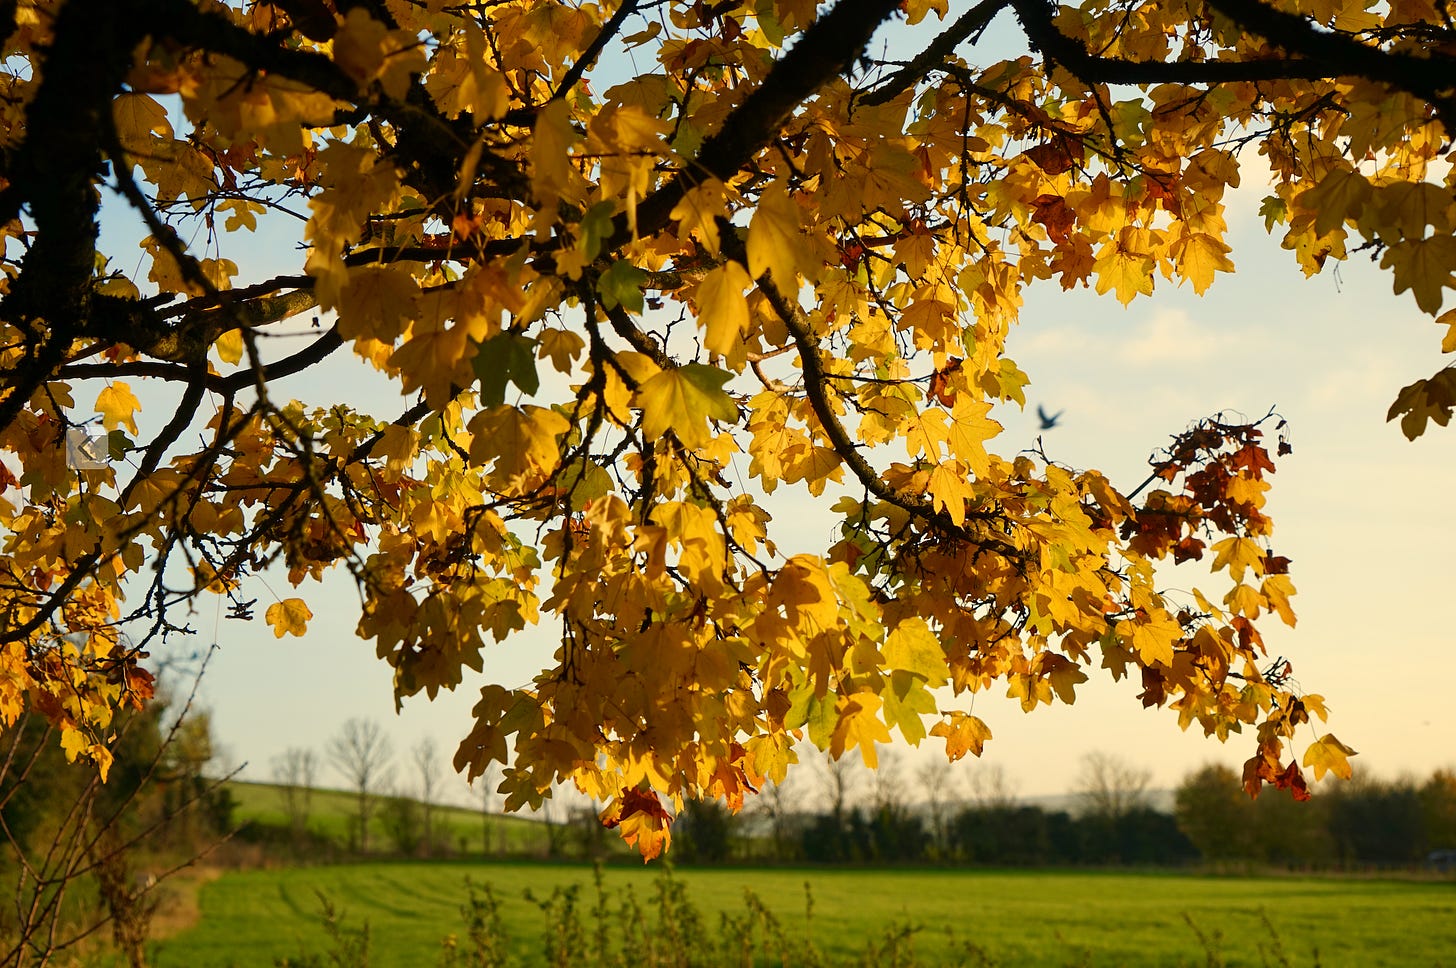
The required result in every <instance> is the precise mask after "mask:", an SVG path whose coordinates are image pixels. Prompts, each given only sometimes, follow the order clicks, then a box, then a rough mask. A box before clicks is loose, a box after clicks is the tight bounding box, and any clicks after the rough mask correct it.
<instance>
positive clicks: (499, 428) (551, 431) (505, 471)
mask: <svg viewBox="0 0 1456 968" xmlns="http://www.w3.org/2000/svg"><path fill="white" fill-rule="evenodd" d="M570 429H571V423H570V421H568V420H567V419H566V418H565V417H563V416H562V415H561V414H559V413H557V412H556V411H554V410H548V409H546V408H545V407H536V406H525V407H512V406H508V405H507V406H499V407H492V408H491V409H489V410H485V411H482V412H481V413H479V414H476V416H475V417H474V419H472V420H471V421H470V426H469V430H470V433H471V443H470V460H471V462H472V463H477V464H482V465H484V464H490V463H492V462H494V464H495V468H494V471H495V474H496V475H497V477H498V478H499V479H501V480H502V481H504V482H506V485H507V486H508V487H509V488H510V489H511V490H513V491H522V490H525V489H529V488H530V487H534V486H535V485H536V484H537V483H539V482H540V481H542V480H544V479H545V477H546V475H547V474H550V473H551V472H552V471H553V470H555V469H556V465H557V464H558V463H559V462H560V460H561V449H560V445H559V442H558V441H559V438H560V437H561V435H562V434H564V433H566V432H567V431H568V430H570Z"/></svg>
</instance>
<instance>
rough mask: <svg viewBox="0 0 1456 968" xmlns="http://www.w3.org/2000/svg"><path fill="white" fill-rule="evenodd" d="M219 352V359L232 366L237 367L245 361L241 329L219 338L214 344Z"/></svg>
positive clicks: (214, 347) (228, 332) (231, 330)
mask: <svg viewBox="0 0 1456 968" xmlns="http://www.w3.org/2000/svg"><path fill="white" fill-rule="evenodd" d="M212 347H213V349H215V350H217V358H218V359H220V360H222V361H223V362H224V363H227V364H228V365H230V366H237V365H238V364H239V363H240V362H242V359H243V349H244V346H243V331H242V330H241V329H230V330H228V331H227V332H226V333H223V334H222V335H221V336H219V337H218V338H217V342H215V343H213V344H212Z"/></svg>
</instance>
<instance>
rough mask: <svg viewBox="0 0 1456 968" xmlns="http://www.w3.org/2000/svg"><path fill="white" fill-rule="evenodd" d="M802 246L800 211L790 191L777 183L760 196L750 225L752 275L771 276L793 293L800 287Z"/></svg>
mask: <svg viewBox="0 0 1456 968" xmlns="http://www.w3.org/2000/svg"><path fill="white" fill-rule="evenodd" d="M802 247H803V242H802V241H801V239H800V236H799V211H798V209H797V208H796V207H795V206H794V202H793V200H792V199H791V198H789V194H788V190H787V189H786V188H785V187H784V186H783V185H781V184H774V185H772V186H770V187H769V188H768V189H766V190H765V191H764V192H763V194H762V195H761V196H760V197H759V200H758V208H756V209H754V212H753V219H752V221H750V222H749V225H748V272H749V274H750V275H752V276H753V278H755V279H757V278H758V277H759V276H762V275H763V274H764V273H768V274H769V276H770V278H772V279H773V281H774V284H775V285H777V286H778V287H779V288H780V289H781V290H783V291H784V292H790V291H792V290H794V289H796V288H797V285H796V284H795V282H794V279H795V277H796V276H797V275H798V272H799V267H800V263H799V252H800V250H801V249H802Z"/></svg>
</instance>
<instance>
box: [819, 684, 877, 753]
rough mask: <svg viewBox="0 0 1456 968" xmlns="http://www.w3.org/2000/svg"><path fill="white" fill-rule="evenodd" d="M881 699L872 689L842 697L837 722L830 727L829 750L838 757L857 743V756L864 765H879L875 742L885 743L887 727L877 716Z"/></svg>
mask: <svg viewBox="0 0 1456 968" xmlns="http://www.w3.org/2000/svg"><path fill="white" fill-rule="evenodd" d="M883 706H884V699H883V698H882V697H880V696H878V695H875V694H874V693H863V692H862V693H856V694H855V695H853V696H851V697H849V698H847V699H845V700H843V701H842V705H841V706H840V707H839V711H838V715H839V723H838V725H836V726H835V727H834V735H833V737H832V738H831V740H830V744H829V754H830V755H831V756H833V757H834V758H835V759H838V758H839V757H840V756H841V755H843V754H844V751H845V750H847V749H850V748H852V747H855V746H858V747H859V755H860V759H862V760H864V764H865V766H867V767H869V768H870V769H874V768H875V767H876V766H877V765H879V755H878V754H877V753H876V751H875V744H876V743H888V742H889V741H890V731H889V730H888V729H886V728H885V724H884V723H883V722H882V721H881V720H880V710H881V708H882V707H883Z"/></svg>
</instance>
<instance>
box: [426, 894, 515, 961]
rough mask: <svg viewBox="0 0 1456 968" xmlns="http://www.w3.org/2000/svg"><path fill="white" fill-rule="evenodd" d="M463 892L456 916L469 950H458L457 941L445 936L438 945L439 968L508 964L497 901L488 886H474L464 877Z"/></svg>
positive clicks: (504, 932) (504, 935) (458, 942)
mask: <svg viewBox="0 0 1456 968" xmlns="http://www.w3.org/2000/svg"><path fill="white" fill-rule="evenodd" d="M465 890H466V893H467V895H468V897H467V900H466V902H465V904H464V905H463V906H462V907H461V908H460V916H461V917H463V918H464V919H465V937H466V940H467V942H468V944H469V947H468V948H465V949H463V950H462V949H461V947H460V939H459V938H458V937H457V936H456V935H453V934H451V935H448V936H447V937H446V938H445V940H444V941H442V942H440V947H441V949H442V951H441V954H440V968H501V966H503V965H506V964H507V963H508V956H507V948H508V945H507V940H508V939H507V937H506V931H505V923H504V922H503V920H502V919H501V913H500V899H499V898H497V897H496V896H495V891H494V890H493V889H492V888H491V886H490V885H489V884H476V883H475V882H474V881H473V880H471V879H470V878H468V877H467V878H465Z"/></svg>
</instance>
